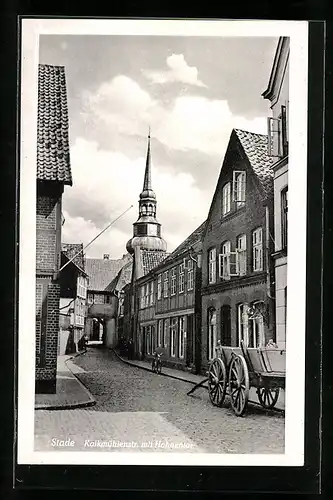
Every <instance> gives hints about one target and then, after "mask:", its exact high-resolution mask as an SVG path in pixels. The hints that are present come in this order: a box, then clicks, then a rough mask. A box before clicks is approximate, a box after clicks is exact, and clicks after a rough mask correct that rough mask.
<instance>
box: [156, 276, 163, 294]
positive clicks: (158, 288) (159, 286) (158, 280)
mask: <svg viewBox="0 0 333 500" xmlns="http://www.w3.org/2000/svg"><path fill="white" fill-rule="evenodd" d="M157 298H158V299H161V298H162V274H159V275H158V278H157Z"/></svg>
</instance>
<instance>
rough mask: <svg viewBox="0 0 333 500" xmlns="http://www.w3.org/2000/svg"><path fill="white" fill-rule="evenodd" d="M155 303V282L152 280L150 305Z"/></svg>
mask: <svg viewBox="0 0 333 500" xmlns="http://www.w3.org/2000/svg"><path fill="white" fill-rule="evenodd" d="M153 304H154V282H153V281H151V282H150V299H149V305H151V306H152V305H153Z"/></svg>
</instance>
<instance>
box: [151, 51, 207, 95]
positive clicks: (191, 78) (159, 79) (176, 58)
mask: <svg viewBox="0 0 333 500" xmlns="http://www.w3.org/2000/svg"><path fill="white" fill-rule="evenodd" d="M166 63H167V66H168V67H169V68H170V69H169V70H167V71H150V70H148V71H143V74H144V75H145V76H146V78H148V79H149V80H150V81H151V82H152V83H157V84H164V83H167V82H183V83H187V84H189V85H194V86H197V87H206V88H207V85H205V84H204V83H203V82H202V81H201V80H199V79H198V70H197V68H196V67H195V66H189V65H188V64H187V62H186V61H185V58H184V55H183V54H172V55H171V56H169V57H167V59H166Z"/></svg>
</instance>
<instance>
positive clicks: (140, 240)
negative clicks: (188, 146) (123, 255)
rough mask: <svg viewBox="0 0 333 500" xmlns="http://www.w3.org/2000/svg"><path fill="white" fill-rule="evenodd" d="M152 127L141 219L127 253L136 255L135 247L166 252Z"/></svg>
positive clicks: (134, 225) (136, 223) (142, 195)
mask: <svg viewBox="0 0 333 500" xmlns="http://www.w3.org/2000/svg"><path fill="white" fill-rule="evenodd" d="M150 140H151V139H150V127H149V132H148V145H147V156H146V166H145V174H144V180H143V188H142V191H141V193H140V197H139V218H138V220H137V221H136V222H135V223H134V224H133V238H132V239H131V240H130V241H129V242H128V243H127V251H128V252H129V253H134V247H141V248H146V249H149V250H161V251H164V252H165V251H166V243H165V241H164V240H163V238H161V224H160V223H159V222H158V221H157V219H156V205H157V201H156V194H155V193H154V191H153V189H152V179H151V144H150Z"/></svg>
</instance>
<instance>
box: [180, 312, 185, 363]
mask: <svg viewBox="0 0 333 500" xmlns="http://www.w3.org/2000/svg"><path fill="white" fill-rule="evenodd" d="M185 339H186V332H185V316H180V318H179V333H178V354H179V358H180V359H184V356H185Z"/></svg>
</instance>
